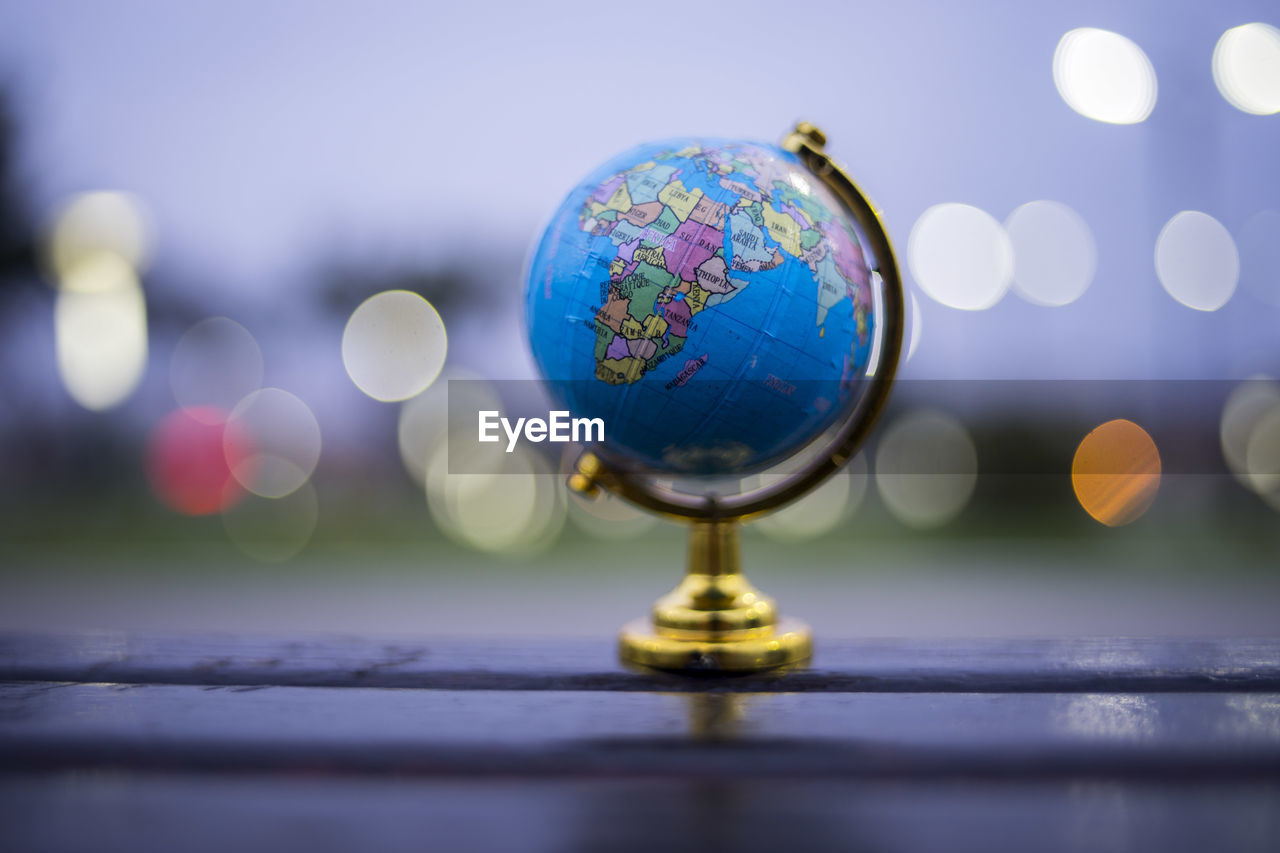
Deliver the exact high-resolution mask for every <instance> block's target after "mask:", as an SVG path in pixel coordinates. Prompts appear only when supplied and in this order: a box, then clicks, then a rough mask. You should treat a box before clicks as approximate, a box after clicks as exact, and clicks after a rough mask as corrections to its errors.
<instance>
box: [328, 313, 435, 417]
mask: <svg viewBox="0 0 1280 853" xmlns="http://www.w3.org/2000/svg"><path fill="white" fill-rule="evenodd" d="M447 351H448V339H447V336H446V334H445V329H444V321H443V320H441V319H440V314H439V313H438V312H437V311H436V309H435V308H434V307H432V305H431V303H430V302H428V301H427V300H425V299H423V298H422V297H421V296H419V295H418V294H416V293H411V292H409V291H407V290H388V291H384V292H382V293H378V294H376V295H374V296H371V297H369V298H368V299H366V300H365V301H364V302H362V303H361V304H360V307H358V308H356V310H355V311H354V312H352V314H351V317H350V319H348V320H347V325H346V328H345V329H344V330H343V332H342V363H343V365H344V366H345V367H346V369H347V375H348V376H350V377H351V381H352V382H354V383H355V384H356V387H357V388H359V389H360V390H361V391H363V392H364V393H365V394H367V395H369V396H370V397H372V398H373V399H375V400H381V401H382V402H384V403H391V402H397V401H400V400H407V399H409V398H410V397H413V396H414V395H416V394H419V393H421V392H422V391H423V390H424V389H425V388H426V387H427V386H429V385H430V384H431V383H432V382H434V381H435V379H436V377H437V376H439V375H440V370H441V369H442V368H443V367H444V360H445V355H446V353H447Z"/></svg>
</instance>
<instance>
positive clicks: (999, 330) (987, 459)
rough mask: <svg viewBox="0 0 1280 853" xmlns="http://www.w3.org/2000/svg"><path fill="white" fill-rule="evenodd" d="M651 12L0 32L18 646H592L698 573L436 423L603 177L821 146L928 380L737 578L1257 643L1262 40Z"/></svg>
mask: <svg viewBox="0 0 1280 853" xmlns="http://www.w3.org/2000/svg"><path fill="white" fill-rule="evenodd" d="M646 8H648V9H649V11H648V12H646V15H645V16H644V17H643V19H638V18H637V16H636V15H634V14H633V9H632V7H630V6H627V5H625V4H599V3H595V4H585V3H583V4H517V3H508V4H498V5H493V4H485V5H476V4H450V5H444V4H423V3H409V2H380V3H375V4H355V3H350V4H324V5H323V6H321V5H317V4H314V3H303V2H272V3H265V4H264V3H249V2H218V3H203V2H190V3H183V4H162V3H142V2H112V3H90V2H83V3H79V2H62V0H54V2H44V3H12V4H7V5H6V6H5V7H4V8H3V9H0V628H14V629H47V630H62V629H80V628H85V629H88V628H103V629H131V630H140V631H146V630H177V629H187V630H200V631H221V630H226V631H252V632H256V633H289V632H296V631H338V632H351V633H363V634H423V635H431V634H449V635H463V634H465V635H489V636H501V635H530V634H544V635H545V634H551V635H592V636H605V635H608V634H611V633H612V632H613V631H614V630H615V629H616V627H617V626H618V625H619V624H620V623H621V622H622V621H624V620H625V619H627V618H630V617H632V616H634V615H637V613H638V612H639V611H641V610H642V609H644V608H647V607H648V604H649V602H650V601H651V600H652V599H653V598H654V597H655V596H656V595H658V594H659V593H661V592H663V591H665V589H667V588H668V587H669V586H670V585H671V584H673V583H674V582H675V580H676V579H677V576H678V574H679V572H680V571H681V570H682V563H683V547H684V545H683V531H682V530H681V529H680V528H679V527H678V526H675V525H672V524H668V523H665V522H657V521H655V520H652V519H649V518H646V517H644V516H642V515H640V514H639V513H636V512H634V511H632V510H630V509H628V508H627V507H625V506H622V505H620V504H618V503H617V502H615V501H610V500H604V501H601V502H596V503H593V504H584V503H582V502H580V501H579V499H578V498H576V497H572V496H569V495H567V494H566V493H565V491H564V489H563V485H562V478H560V477H557V476H552V475H551V472H552V471H554V470H555V469H556V468H557V467H559V466H560V464H561V463H560V460H557V459H543V458H541V457H529V458H527V459H522V460H521V462H520V463H519V464H520V465H523V466H524V468H523V469H522V470H523V471H524V475H523V476H515V477H501V478H487V479H486V478H485V477H483V476H480V475H459V474H450V473H449V472H448V466H447V464H445V463H444V461H443V459H444V457H443V455H442V441H443V437H444V435H445V433H446V431H447V426H448V415H447V407H446V400H447V393H446V387H447V383H448V381H449V380H450V379H466V380H469V381H468V382H467V383H465V388H466V389H467V393H468V394H473V395H479V396H481V397H483V396H484V395H485V394H487V393H493V394H498V388H499V385H494V386H493V387H492V388H491V389H489V390H486V388H488V386H486V384H485V383H486V382H498V381H499V380H521V379H529V378H532V377H533V375H534V374H533V365H532V360H531V357H530V354H529V352H528V346H527V344H526V342H525V332H524V323H523V316H522V297H521V293H522V287H523V282H522V265H523V263H524V261H525V257H526V253H527V251H528V249H529V247H530V246H531V244H532V243H533V241H534V240H535V239H536V238H537V236H538V235H539V232H540V228H541V225H542V222H543V220H544V218H545V217H547V216H548V215H549V214H550V213H551V212H552V211H553V210H554V209H555V207H556V206H557V205H558V204H559V202H560V200H561V199H562V197H563V196H564V194H565V193H566V192H567V191H568V190H569V189H570V188H571V187H572V186H573V185H574V184H575V182H576V181H578V180H579V179H581V177H582V176H583V175H585V174H586V173H587V172H588V171H590V170H591V169H592V168H593V167H594V166H595V165H596V164H598V163H600V162H602V161H603V160H605V159H606V158H608V157H610V156H612V155H613V154H615V153H617V152H618V151H620V150H623V149H625V148H628V147H630V146H632V145H634V144H636V143H637V142H640V141H644V140H648V139H659V138H663V137H672V136H689V135H708V136H725V137H741V138H748V139H763V140H776V139H778V138H780V137H781V135H782V134H783V133H784V132H786V131H787V130H788V129H789V128H790V127H791V126H792V125H793V124H794V122H795V121H796V120H797V119H800V118H803V119H807V120H810V121H813V122H815V123H816V124H817V125H819V126H820V127H822V128H823V129H824V130H825V131H826V133H827V135H828V137H829V139H830V143H829V145H828V151H829V153H831V154H832V155H833V156H834V157H835V158H836V159H837V160H840V161H842V162H844V163H845V164H847V166H848V168H849V170H850V172H851V174H852V175H853V176H854V178H855V179H856V180H857V181H858V182H859V183H860V184H861V185H862V187H863V189H864V190H865V191H867V192H868V193H869V194H870V195H871V196H872V197H873V198H874V199H875V201H876V202H877V204H878V205H879V206H880V207H882V208H883V211H884V216H885V220H886V223H887V226H888V228H889V232H890V235H891V236H892V237H893V238H894V240H895V241H896V244H897V248H898V252H899V262H900V264H901V265H902V268H903V272H904V277H905V280H906V282H907V286H908V289H909V294H910V295H909V306H910V311H909V316H908V317H907V333H908V341H907V345H906V349H905V351H904V357H905V358H906V362H905V365H904V366H903V368H902V370H901V373H900V375H901V377H902V382H901V383H900V387H899V390H898V393H897V395H896V397H895V400H894V403H893V405H892V407H891V410H890V412H889V413H888V416H887V418H886V419H885V420H884V421H883V422H882V423H881V425H880V427H879V428H878V430H877V431H876V436H875V438H874V439H873V441H872V442H871V444H870V445H869V446H868V447H867V448H866V449H865V450H864V452H863V453H862V454H861V455H860V456H859V457H858V459H856V460H855V461H854V463H853V464H852V465H851V466H850V468H849V469H848V471H847V472H845V473H844V474H843V475H841V476H839V477H837V478H836V479H835V480H833V481H832V482H831V483H830V484H829V485H827V486H825V487H823V489H822V490H820V491H819V492H817V493H815V494H814V495H812V496H810V497H809V498H806V499H805V501H804V502H803V504H801V505H799V506H797V507H795V508H793V509H791V510H787V511H784V512H782V513H779V514H778V515H776V516H773V517H771V518H768V519H765V520H763V521H761V522H759V523H756V524H754V525H752V526H751V527H750V528H749V529H748V531H747V533H746V553H745V556H746V560H747V567H748V570H749V571H750V572H751V574H752V575H753V578H754V579H755V580H756V581H757V583H759V584H760V585H761V586H762V587H764V588H765V589H766V590H767V591H769V592H771V593H773V594H775V595H777V596H778V597H779V598H780V599H781V603H782V605H783V607H784V609H785V610H787V611H790V612H792V613H795V614H797V615H802V616H804V617H806V618H808V619H809V620H810V621H812V622H813V623H814V625H815V628H816V629H817V630H818V631H819V636H823V635H826V636H864V635H934V636H938V635H1057V634H1111V635H1192V636H1196V635H1202V636H1211V635H1218V634H1276V633H1280V618H1278V616H1277V614H1280V564H1278V559H1277V555H1278V554H1280V550H1278V549H1280V386H1277V385H1276V384H1275V383H1274V382H1273V381H1272V380H1271V379H1270V378H1269V376H1274V375H1276V374H1277V373H1278V372H1280V160H1278V159H1277V157H1276V151H1278V150H1280V117H1278V116H1277V113H1280V30H1278V29H1277V27H1278V26H1280V15H1278V14H1277V12H1276V9H1275V6H1274V4H1272V3H1267V2H1218V3H1213V4H1201V3H1191V2H1181V3H1176V4H1169V3H1159V2H1135V3H1127V4H1123V5H1121V4H1114V3H1102V2H1098V3H1089V2H1082V3H1074V4H1069V5H1066V6H1062V5H1059V6H1045V5H1042V4H1010V3H1001V2H973V3H965V4H950V3H941V2H938V3H920V2H905V3H895V4H862V3H832V4H819V3H811V4H806V5H805V6H804V7H803V10H799V9H797V8H795V7H788V6H786V5H785V4H783V5H780V4H777V3H752V2H735V3H732V4H700V3H696V2H680V3H674V4H646ZM668 21H669V22H672V25H671V26H662V25H661V24H663V22H668ZM664 91H665V92H666V94H664ZM922 459H923V460H924V461H921V460H922ZM538 474H542V475H543V476H538Z"/></svg>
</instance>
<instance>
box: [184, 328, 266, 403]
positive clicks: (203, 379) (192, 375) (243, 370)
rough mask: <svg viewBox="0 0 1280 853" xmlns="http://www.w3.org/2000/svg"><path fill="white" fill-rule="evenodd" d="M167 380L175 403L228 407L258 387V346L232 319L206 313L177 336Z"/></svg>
mask: <svg viewBox="0 0 1280 853" xmlns="http://www.w3.org/2000/svg"><path fill="white" fill-rule="evenodd" d="M169 383H170V385H171V387H172V388H173V397H174V399H175V400H176V401H177V403H178V405H179V406H182V407H184V408H193V407H197V406H211V407H214V408H217V409H223V410H227V411H230V410H231V409H232V408H234V407H235V405H236V404H237V403H238V402H240V400H242V399H244V398H245V397H246V396H248V395H249V394H251V393H253V392H254V391H256V390H258V388H260V387H261V385H262V350H261V349H259V347H258V342H257V341H256V340H254V337H253V335H252V334H250V333H249V330H248V329H246V328H245V327H244V326H241V325H240V324H239V323H237V322H236V321H235V320H231V319H228V318H226V317H208V318H206V319H204V320H201V321H200V322H199V323H196V324H195V325H194V326H192V327H191V328H190V329H188V330H187V331H186V332H185V333H184V334H183V335H182V337H181V338H180V339H179V340H178V345H177V346H176V347H174V350H173V356H172V358H171V359H170V360H169ZM193 410H194V408H193Z"/></svg>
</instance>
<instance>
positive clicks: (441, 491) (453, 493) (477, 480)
mask: <svg viewBox="0 0 1280 853" xmlns="http://www.w3.org/2000/svg"><path fill="white" fill-rule="evenodd" d="M449 464H450V463H449V448H448V444H447V442H446V443H443V444H440V445H438V446H437V447H436V449H435V452H434V453H433V454H432V457H431V460H430V461H429V462H428V463H427V474H426V480H427V483H426V493H427V506H428V508H429V509H430V511H431V517H432V518H434V519H435V521H436V523H437V524H438V525H440V528H441V529H442V530H443V531H444V532H445V533H446V534H448V535H449V536H450V537H451V538H452V539H454V540H455V541H457V542H460V543H461V544H464V545H467V546H469V547H471V548H475V549H477V550H480V551H488V552H491V553H528V552H532V551H539V550H542V549H544V548H546V547H548V546H549V545H550V544H551V543H552V542H554V541H555V539H556V537H557V536H559V534H560V531H561V529H563V527H564V521H565V513H566V510H565V493H564V492H565V490H564V483H563V478H561V477H559V476H556V475H555V474H554V473H553V472H552V470H551V467H550V466H549V465H548V464H547V463H546V462H545V461H544V460H543V459H542V457H541V456H539V455H538V454H536V453H532V452H529V451H525V450H522V449H517V450H516V452H514V453H511V454H502V459H501V466H502V467H501V470H498V471H494V472H492V473H476V474H470V473H468V474H451V473H449ZM455 465H456V467H458V468H469V467H471V466H470V465H468V464H466V463H465V462H462V461H458V460H455Z"/></svg>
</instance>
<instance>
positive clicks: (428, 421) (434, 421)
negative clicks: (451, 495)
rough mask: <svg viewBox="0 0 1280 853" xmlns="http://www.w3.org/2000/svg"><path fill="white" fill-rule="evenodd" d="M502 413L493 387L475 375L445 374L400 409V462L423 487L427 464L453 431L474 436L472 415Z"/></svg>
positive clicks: (451, 370) (462, 371)
mask: <svg viewBox="0 0 1280 853" xmlns="http://www.w3.org/2000/svg"><path fill="white" fill-rule="evenodd" d="M451 395H452V396H453V398H454V400H453V402H454V410H455V411H454V414H453V415H452V416H451V415H450V407H449V399H450V396H451ZM501 409H502V403H501V400H500V399H499V397H498V394H497V392H496V391H495V390H494V389H493V386H492V385H490V384H489V383H488V382H486V381H484V380H483V379H482V378H480V377H479V376H478V375H477V374H474V373H470V372H468V371H464V370H460V369H458V368H452V367H451V368H449V369H447V370H445V371H444V372H443V373H442V374H441V375H440V378H439V379H438V380H436V381H435V382H433V383H432V384H431V387H429V388H427V390H425V391H423V392H422V393H421V394H419V395H417V396H416V397H413V398H411V399H409V400H406V401H405V402H404V403H403V404H402V405H401V406H400V417H399V420H398V423H397V426H396V441H397V444H398V446H399V448H400V461H401V462H403V463H404V467H405V470H406V471H407V472H408V473H409V476H411V477H413V479H414V480H416V481H417V483H418V485H425V484H426V478H427V464H428V462H430V460H431V457H432V454H434V453H435V451H436V449H437V448H438V447H440V446H443V445H444V444H445V443H446V442H447V441H448V440H449V434H450V433H451V432H453V431H454V430H466V432H465V433H460V434H462V435H466V436H468V437H470V436H473V435H475V429H476V423H475V420H474V417H475V413H476V412H480V411H484V410H490V411H499V410H501Z"/></svg>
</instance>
